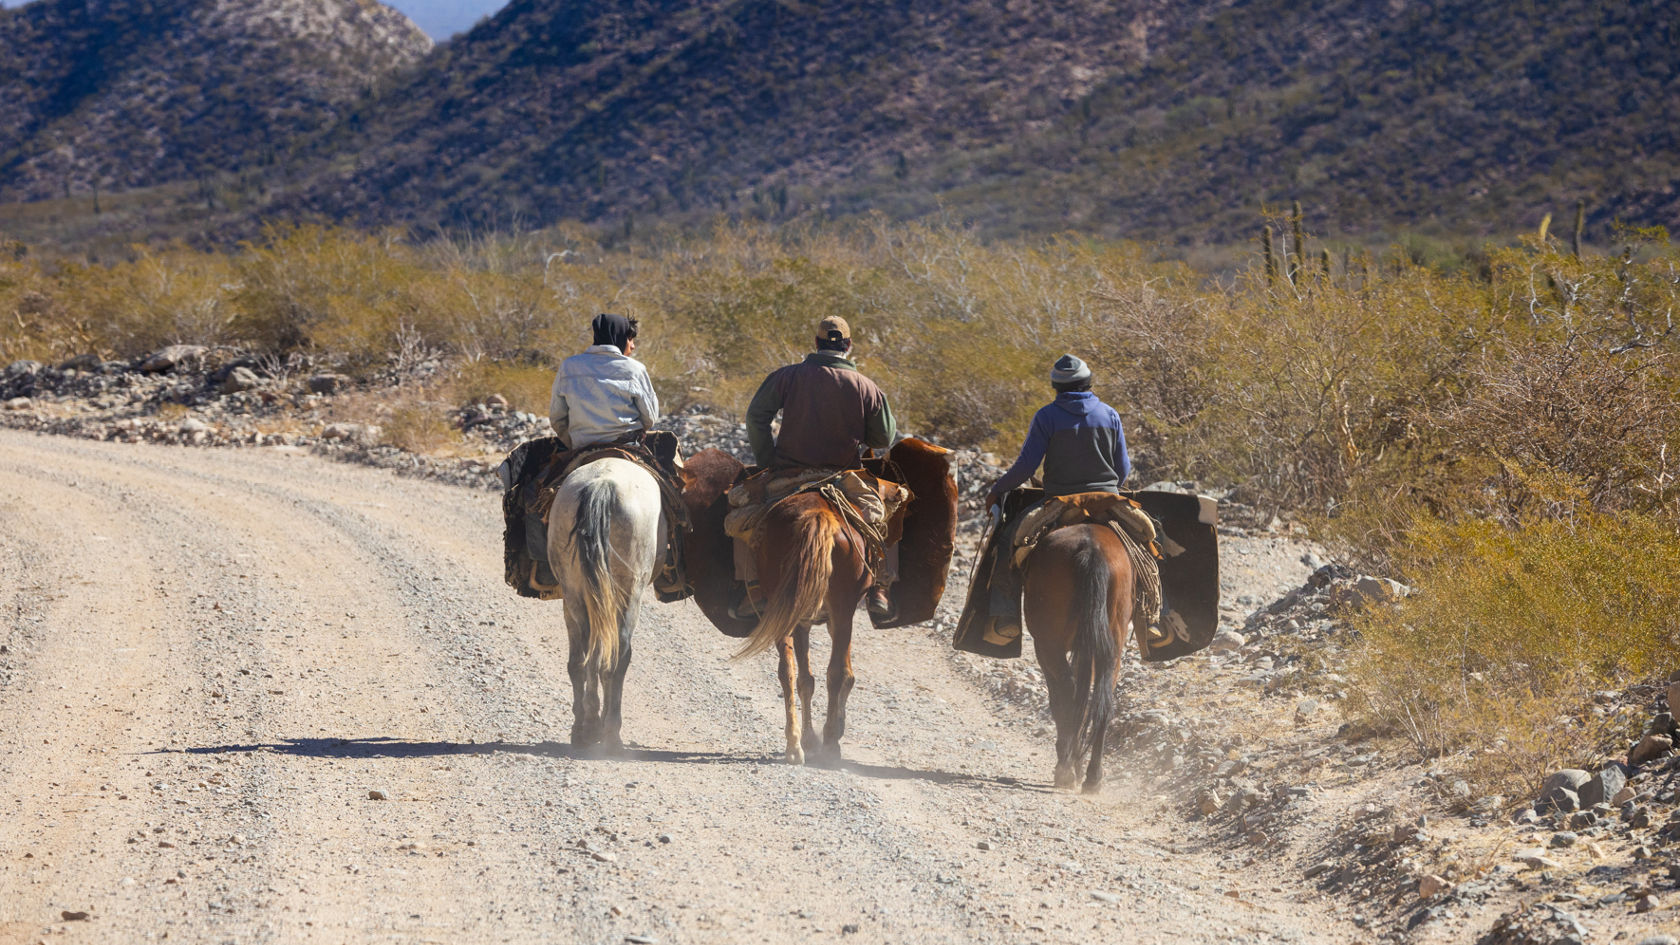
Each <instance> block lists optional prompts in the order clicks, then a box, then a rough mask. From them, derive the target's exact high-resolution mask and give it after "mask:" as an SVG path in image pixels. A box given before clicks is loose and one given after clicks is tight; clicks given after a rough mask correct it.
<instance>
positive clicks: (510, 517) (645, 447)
mask: <svg viewBox="0 0 1680 945" xmlns="http://www.w3.org/2000/svg"><path fill="white" fill-rule="evenodd" d="M609 457H612V458H617V459H624V460H628V461H630V462H633V463H635V464H637V465H639V466H641V467H642V468H644V469H646V470H647V471H648V472H650V473H652V474H653V478H654V481H655V482H656V483H658V484H659V495H660V506H661V509H662V513H663V515H664V516H665V534H666V543H665V549H664V552H663V554H662V555H661V557H660V565H659V568H658V570H657V571H655V573H654V579H653V586H654V593H655V594H656V595H657V596H658V597H659V599H660V600H661V601H662V602H666V603H669V602H670V601H675V600H681V599H683V598H684V597H687V596H689V594H691V593H693V591H692V589H691V588H690V587H689V586H688V583H687V581H686V579H685V577H684V568H683V560H682V546H683V535H684V534H685V533H686V532H687V531H688V529H689V518H688V508H687V506H686V505H684V503H683V497H682V488H683V487H682V462H681V460H680V458H679V457H678V455H677V437H676V434H674V433H670V432H668V431H665V430H652V431H648V432H646V433H630V434H626V435H625V436H623V437H620V438H619V439H617V440H613V441H611V442H609V443H597V444H593V445H590V446H585V447H582V448H579V449H576V450H568V449H566V448H565V446H564V444H562V443H561V442H560V440H559V438H558V437H552V436H550V437H541V438H539V439H535V440H531V441H529V442H527V443H524V444H521V445H520V446H519V447H517V448H516V449H514V451H513V452H512V453H510V454H508V457H507V459H506V460H504V461H503V462H502V465H501V467H499V468H498V470H497V471H498V473H500V474H501V477H502V483H503V485H504V487H505V489H506V491H505V492H504V493H503V496H502V514H503V519H504V525H505V529H504V531H503V559H504V565H505V574H504V579H505V580H506V581H507V583H508V584H509V586H511V587H513V589H514V590H515V591H517V592H518V593H519V595H520V596H521V597H535V598H538V599H541V600H556V599H558V598H559V597H560V587H559V582H558V581H557V580H556V579H555V577H554V574H553V572H552V570H551V569H550V567H549V562H548V513H549V510H550V508H551V507H552V506H553V504H554V496H555V494H556V493H557V492H558V491H559V488H560V484H561V483H562V482H563V481H564V480H565V478H566V476H568V475H570V474H571V473H572V471H573V470H575V469H577V468H579V467H581V466H586V465H588V464H590V463H593V462H595V461H597V460H602V459H607V458H609Z"/></svg>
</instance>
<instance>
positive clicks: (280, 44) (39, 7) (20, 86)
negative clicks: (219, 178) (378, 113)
mask: <svg viewBox="0 0 1680 945" xmlns="http://www.w3.org/2000/svg"><path fill="white" fill-rule="evenodd" d="M430 49H431V41H430V40H429V39H427V38H426V36H425V34H423V33H421V32H420V30H419V29H418V28H416V27H415V26H414V24H412V23H410V22H409V21H408V19H407V18H406V17H404V16H403V15H402V14H401V13H398V12H397V11H395V10H393V9H391V8H389V7H386V6H383V5H381V4H379V3H377V2H375V0H38V2H35V3H31V4H28V5H26V6H22V7H18V8H16V9H12V10H0V199H5V200H39V199H43V198H49V197H56V196H64V195H69V194H72V193H74V194H86V193H88V192H90V191H92V190H93V189H95V188H98V189H99V190H103V191H105V192H110V191H115V190H123V189H127V188H133V187H142V186H146V185H151V184H156V183H160V182H165V181H172V180H181V179H190V178H194V177H201V176H203V175H207V174H211V173H214V172H219V171H229V170H236V169H242V168H249V167H252V166H254V165H260V164H262V163H265V162H273V161H277V160H279V159H280V158H281V157H282V156H283V155H284V154H285V153H286V152H287V151H288V150H289V149H290V148H291V147H293V145H294V144H295V143H296V142H297V141H298V140H300V139H301V138H303V137H305V136H307V135H310V134H312V133H315V132H318V131H319V130H321V129H323V128H325V127H328V126H330V125H332V124H334V123H336V122H337V121H339V120H340V119H342V118H343V117H344V115H345V114H347V112H348V110H349V108H350V106H351V105H352V104H353V103H354V102H355V101H356V100H357V99H359V98H361V97H362V96H364V95H366V94H367V93H368V92H369V91H370V90H372V89H374V88H377V87H378V85H379V84H380V83H382V82H384V81H387V80H388V79H390V78H391V77H392V76H393V75H394V74H395V73H396V72H397V71H399V70H401V69H403V68H405V67H407V66H409V65H411V64H413V63H415V62H417V61H418V60H419V59H421V58H422V57H423V56H424V55H425V54H426V53H427V51H429V50H430Z"/></svg>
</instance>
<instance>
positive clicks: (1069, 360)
mask: <svg viewBox="0 0 1680 945" xmlns="http://www.w3.org/2000/svg"><path fill="white" fill-rule="evenodd" d="M1090 376H1091V369H1090V368H1089V367H1087V366H1086V365H1085V362H1084V361H1081V360H1079V359H1078V358H1076V357H1074V356H1073V355H1071V354H1064V355H1062V356H1061V357H1059V358H1057V359H1056V363H1055V364H1053V365H1051V367H1050V383H1052V384H1071V383H1073V382H1075V381H1083V380H1087V379H1089V378H1090Z"/></svg>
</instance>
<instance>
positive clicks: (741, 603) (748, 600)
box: [729, 581, 764, 620]
mask: <svg viewBox="0 0 1680 945" xmlns="http://www.w3.org/2000/svg"><path fill="white" fill-rule="evenodd" d="M763 609H764V589H763V588H762V587H760V586H759V585H758V584H757V583H756V582H753V581H749V582H747V583H745V584H743V585H742V586H741V593H740V594H739V595H738V596H737V597H736V598H735V599H734V600H732V601H730V602H729V616H731V617H734V618H735V619H736V620H757V619H758V618H759V615H760V614H761V613H763Z"/></svg>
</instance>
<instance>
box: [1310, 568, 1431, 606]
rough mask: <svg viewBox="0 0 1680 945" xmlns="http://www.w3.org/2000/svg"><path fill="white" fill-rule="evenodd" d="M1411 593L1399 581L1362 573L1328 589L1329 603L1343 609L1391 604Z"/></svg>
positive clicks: (1409, 589) (1410, 590)
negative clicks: (1349, 580)
mask: <svg viewBox="0 0 1680 945" xmlns="http://www.w3.org/2000/svg"><path fill="white" fill-rule="evenodd" d="M1411 593H1412V589H1411V588H1409V587H1407V586H1406V585H1404V584H1401V583H1400V582H1399V581H1396V580H1393V579H1391V578H1379V577H1371V576H1370V575H1368V574H1362V575H1360V576H1359V577H1357V578H1355V579H1354V580H1352V581H1351V582H1347V583H1339V584H1337V585H1335V586H1334V587H1333V588H1332V589H1331V591H1330V604H1331V606H1333V607H1337V608H1341V609H1344V610H1363V609H1364V608H1366V607H1369V606H1371V605H1373V604H1392V603H1394V602H1395V601H1397V600H1399V599H1400V598H1402V597H1406V596H1407V595H1409V594H1411Z"/></svg>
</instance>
